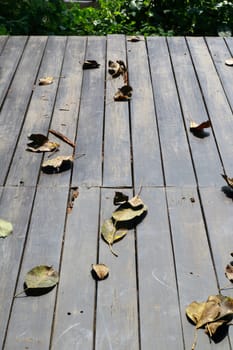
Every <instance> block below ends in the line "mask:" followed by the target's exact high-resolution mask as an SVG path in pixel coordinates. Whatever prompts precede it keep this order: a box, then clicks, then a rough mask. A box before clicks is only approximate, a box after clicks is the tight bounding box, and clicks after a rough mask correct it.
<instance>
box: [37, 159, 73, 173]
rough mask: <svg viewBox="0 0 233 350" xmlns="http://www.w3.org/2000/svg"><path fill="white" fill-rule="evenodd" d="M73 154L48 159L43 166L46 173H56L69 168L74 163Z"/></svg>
mask: <svg viewBox="0 0 233 350" xmlns="http://www.w3.org/2000/svg"><path fill="white" fill-rule="evenodd" d="M73 159H74V158H73V156H58V157H56V158H53V159H49V160H46V161H45V162H44V163H43V164H42V166H41V168H42V170H43V172H44V173H47V174H54V173H61V172H63V171H65V170H69V169H70V168H71V167H72V165H73Z"/></svg>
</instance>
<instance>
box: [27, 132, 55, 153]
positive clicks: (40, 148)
mask: <svg viewBox="0 0 233 350" xmlns="http://www.w3.org/2000/svg"><path fill="white" fill-rule="evenodd" d="M28 138H29V140H31V141H32V142H30V143H28V144H27V146H28V147H27V150H28V151H31V152H52V151H54V150H57V149H58V148H59V146H60V145H59V143H56V142H52V141H49V139H48V138H47V136H45V135H43V134H31V135H29V136H28Z"/></svg>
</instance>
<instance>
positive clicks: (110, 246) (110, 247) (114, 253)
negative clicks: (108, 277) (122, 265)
mask: <svg viewBox="0 0 233 350" xmlns="http://www.w3.org/2000/svg"><path fill="white" fill-rule="evenodd" d="M109 249H110V251H111V253H112V254H113V255H115V256H116V257H118V254H117V253H116V252H114V250H113V249H112V245H111V244H110V243H109Z"/></svg>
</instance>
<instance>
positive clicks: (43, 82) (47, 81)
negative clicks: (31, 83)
mask: <svg viewBox="0 0 233 350" xmlns="http://www.w3.org/2000/svg"><path fill="white" fill-rule="evenodd" d="M52 83H53V77H43V78H40V79H39V85H50V84H52Z"/></svg>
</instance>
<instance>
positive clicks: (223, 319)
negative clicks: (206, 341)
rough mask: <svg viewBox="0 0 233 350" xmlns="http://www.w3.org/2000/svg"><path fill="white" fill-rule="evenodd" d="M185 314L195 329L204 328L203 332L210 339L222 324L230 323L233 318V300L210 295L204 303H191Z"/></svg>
mask: <svg viewBox="0 0 233 350" xmlns="http://www.w3.org/2000/svg"><path fill="white" fill-rule="evenodd" d="M186 314H187V316H188V318H190V319H191V320H192V321H193V322H194V324H196V328H197V329H198V328H201V327H204V326H205V331H206V333H208V334H209V335H210V336H211V337H212V336H213V335H214V334H215V333H216V331H217V329H218V328H219V327H220V326H222V325H223V324H224V323H226V324H227V323H228V322H230V321H231V319H232V317H233V299H232V298H230V297H226V296H223V295H211V296H209V297H208V299H207V301H206V302H204V303H203V302H202V303H198V302H196V301H195V302H192V303H191V304H190V305H189V306H188V307H187V308H186Z"/></svg>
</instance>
